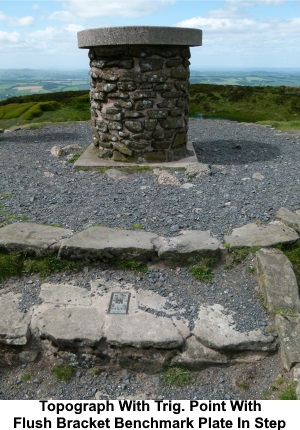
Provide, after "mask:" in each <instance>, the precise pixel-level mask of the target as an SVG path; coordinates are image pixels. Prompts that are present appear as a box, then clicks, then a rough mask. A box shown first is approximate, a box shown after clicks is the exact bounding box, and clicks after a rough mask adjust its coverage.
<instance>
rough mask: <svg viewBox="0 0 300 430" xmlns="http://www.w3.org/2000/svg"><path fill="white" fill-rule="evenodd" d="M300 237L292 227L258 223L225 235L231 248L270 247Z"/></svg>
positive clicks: (290, 241) (293, 240) (291, 241)
mask: <svg viewBox="0 0 300 430" xmlns="http://www.w3.org/2000/svg"><path fill="white" fill-rule="evenodd" d="M298 239H299V236H298V234H297V233H296V232H295V231H294V230H292V229H291V228H289V227H287V226H285V225H282V224H280V223H278V224H268V225H257V224H255V223H250V224H247V225H244V226H243V227H238V228H235V229H233V232H232V234H231V235H229V236H225V237H224V240H225V243H228V244H229V245H230V248H242V247H251V246H264V247H270V246H274V245H278V244H280V243H293V242H295V241H296V240H298Z"/></svg>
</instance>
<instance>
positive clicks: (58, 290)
mask: <svg viewBox="0 0 300 430" xmlns="http://www.w3.org/2000/svg"><path fill="white" fill-rule="evenodd" d="M40 298H41V299H42V300H43V302H44V303H52V304H54V305H68V306H90V305H91V304H92V299H91V292H90V291H88V290H86V289H85V288H80V287H77V286H76V285H69V284H48V283H45V284H42V285H41V292H40Z"/></svg>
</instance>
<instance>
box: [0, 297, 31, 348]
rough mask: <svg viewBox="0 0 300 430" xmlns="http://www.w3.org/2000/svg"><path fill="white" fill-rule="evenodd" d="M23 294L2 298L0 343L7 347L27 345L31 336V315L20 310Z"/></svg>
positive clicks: (0, 305)
mask: <svg viewBox="0 0 300 430" xmlns="http://www.w3.org/2000/svg"><path fill="white" fill-rule="evenodd" d="M21 298H22V295H21V294H14V293H7V294H4V295H2V296H0V342H1V343H4V344H6V345H26V343H27V341H28V339H29V336H30V328H29V325H30V319H31V315H30V313H24V312H22V311H21V310H20V308H19V301H20V300H21Z"/></svg>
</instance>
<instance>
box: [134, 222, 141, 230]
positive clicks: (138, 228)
mask: <svg viewBox="0 0 300 430" xmlns="http://www.w3.org/2000/svg"><path fill="white" fill-rule="evenodd" d="M132 228H134V229H136V230H143V228H144V227H143V226H142V224H138V223H136V224H132Z"/></svg>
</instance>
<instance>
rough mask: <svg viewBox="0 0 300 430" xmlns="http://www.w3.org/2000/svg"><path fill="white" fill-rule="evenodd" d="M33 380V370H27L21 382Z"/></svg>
mask: <svg viewBox="0 0 300 430" xmlns="http://www.w3.org/2000/svg"><path fill="white" fill-rule="evenodd" d="M31 378H32V371H31V370H27V371H26V372H25V373H24V374H23V375H22V376H21V380H22V382H29V381H30V380H31Z"/></svg>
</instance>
